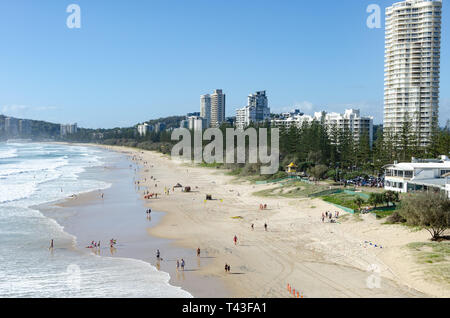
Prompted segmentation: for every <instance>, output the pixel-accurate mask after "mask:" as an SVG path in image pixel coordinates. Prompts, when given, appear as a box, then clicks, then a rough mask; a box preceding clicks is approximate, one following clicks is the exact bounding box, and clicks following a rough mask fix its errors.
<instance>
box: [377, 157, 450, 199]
mask: <svg viewBox="0 0 450 318" xmlns="http://www.w3.org/2000/svg"><path fill="white" fill-rule="evenodd" d="M384 169H385V181H384V187H385V189H386V190H392V191H396V192H402V193H407V192H415V191H428V190H440V191H445V192H446V193H447V195H449V197H450V178H449V174H450V159H449V158H448V157H447V156H441V158H440V159H426V160H417V159H415V158H413V160H412V161H411V162H410V163H406V162H402V163H394V164H391V165H387V166H385V167H384Z"/></svg>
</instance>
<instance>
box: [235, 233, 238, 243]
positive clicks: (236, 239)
mask: <svg viewBox="0 0 450 318" xmlns="http://www.w3.org/2000/svg"><path fill="white" fill-rule="evenodd" d="M237 241H238V238H237V236H236V235H235V236H234V245H237Z"/></svg>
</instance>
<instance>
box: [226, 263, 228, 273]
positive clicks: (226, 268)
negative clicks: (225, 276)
mask: <svg viewBox="0 0 450 318" xmlns="http://www.w3.org/2000/svg"><path fill="white" fill-rule="evenodd" d="M226 272H228V264H225V273H226Z"/></svg>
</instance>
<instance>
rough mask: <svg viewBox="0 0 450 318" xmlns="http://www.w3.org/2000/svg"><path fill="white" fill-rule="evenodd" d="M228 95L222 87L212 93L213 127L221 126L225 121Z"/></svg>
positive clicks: (211, 122) (211, 123)
mask: <svg viewBox="0 0 450 318" xmlns="http://www.w3.org/2000/svg"><path fill="white" fill-rule="evenodd" d="M225 104H226V96H225V94H224V93H223V91H222V90H221V89H216V90H214V93H213V94H211V121H210V125H211V127H219V126H220V125H221V124H222V123H224V122H225Z"/></svg>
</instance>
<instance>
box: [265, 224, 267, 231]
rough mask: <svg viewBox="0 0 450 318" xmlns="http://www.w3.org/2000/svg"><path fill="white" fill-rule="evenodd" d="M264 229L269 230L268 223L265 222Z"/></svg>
mask: <svg viewBox="0 0 450 318" xmlns="http://www.w3.org/2000/svg"><path fill="white" fill-rule="evenodd" d="M264 230H266V232H267V223H264Z"/></svg>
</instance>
